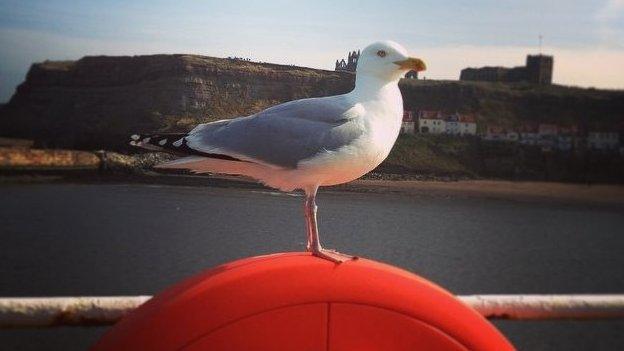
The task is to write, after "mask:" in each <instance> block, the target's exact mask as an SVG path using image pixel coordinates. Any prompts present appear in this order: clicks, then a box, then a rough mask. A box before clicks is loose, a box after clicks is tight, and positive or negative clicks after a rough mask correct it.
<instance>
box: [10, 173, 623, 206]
mask: <svg viewBox="0 0 624 351" xmlns="http://www.w3.org/2000/svg"><path fill="white" fill-rule="evenodd" d="M48 183H81V184H111V183H113V184H120V183H127V184H133V183H134V184H160V185H171V186H199V187H203V186H206V187H217V188H238V189H270V188H267V187H265V186H263V185H262V184H259V183H257V182H255V181H253V180H249V179H245V178H242V177H236V176H216V175H213V176H206V175H180V174H163V173H156V172H147V173H145V174H115V173H111V174H101V173H93V172H89V171H85V172H80V171H76V172H63V173H60V174H59V173H54V172H51V173H21V174H20V173H18V174H2V173H0V186H2V185H5V184H48ZM321 191H322V192H341V191H346V192H357V193H380V194H401V195H410V196H424V197H427V196H431V197H454V198H487V199H501V200H513V201H529V202H558V203H571V204H585V205H616V206H624V185H617V184H591V185H588V184H578V183H561V182H542V181H509V180H491V179H490V180H450V181H449V180H389V179H385V180H384V179H382V180H380V179H357V180H354V181H352V182H349V183H346V184H341V185H336V186H329V187H323V188H322V190H321Z"/></svg>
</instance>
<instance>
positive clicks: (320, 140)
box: [185, 95, 364, 168]
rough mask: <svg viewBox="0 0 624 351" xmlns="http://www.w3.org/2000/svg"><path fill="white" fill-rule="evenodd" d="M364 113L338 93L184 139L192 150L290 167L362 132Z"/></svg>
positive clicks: (211, 126) (211, 125)
mask: <svg viewBox="0 0 624 351" xmlns="http://www.w3.org/2000/svg"><path fill="white" fill-rule="evenodd" d="M363 113H364V109H363V107H362V106H361V105H359V104H353V103H351V102H350V101H349V100H348V99H347V98H346V97H345V96H344V95H339V96H332V97H328V98H312V99H303V100H296V101H291V102H288V103H285V104H281V105H277V106H274V107H271V108H269V109H266V110H264V111H262V112H259V113H257V114H255V115H251V116H247V117H240V118H235V119H231V120H222V121H217V122H214V123H208V124H204V125H200V126H198V127H197V128H195V129H194V130H193V131H191V133H189V135H188V136H186V137H185V139H186V142H187V145H188V146H189V147H190V148H192V149H194V150H197V151H200V152H206V153H213V154H222V155H228V156H231V157H235V158H240V159H243V160H250V161H257V162H262V163H268V164H271V165H275V166H279V167H286V168H295V167H296V166H297V164H298V163H299V162H300V161H301V160H304V159H307V158H310V157H312V156H315V155H317V154H319V153H321V152H324V151H333V150H337V149H339V148H340V147H342V146H345V145H348V144H349V143H351V142H352V141H353V140H355V139H357V138H358V137H360V136H361V135H362V133H363V127H362V121H361V119H360V118H358V117H360V116H361V115H362V114H363Z"/></svg>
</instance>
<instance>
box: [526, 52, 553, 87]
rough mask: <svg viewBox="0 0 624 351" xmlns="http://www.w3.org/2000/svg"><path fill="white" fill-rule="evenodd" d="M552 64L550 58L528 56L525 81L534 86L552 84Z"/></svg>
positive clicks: (551, 58) (545, 56)
mask: <svg viewBox="0 0 624 351" xmlns="http://www.w3.org/2000/svg"><path fill="white" fill-rule="evenodd" d="M553 63H554V59H553V57H552V56H547V55H542V54H540V55H528V56H527V58H526V74H527V80H528V81H529V82H531V83H535V84H542V85H549V84H552V74H553Z"/></svg>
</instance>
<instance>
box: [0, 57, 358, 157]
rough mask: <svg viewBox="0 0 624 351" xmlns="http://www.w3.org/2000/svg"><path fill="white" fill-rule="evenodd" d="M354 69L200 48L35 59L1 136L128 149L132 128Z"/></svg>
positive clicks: (251, 102) (310, 91)
mask: <svg viewBox="0 0 624 351" xmlns="http://www.w3.org/2000/svg"><path fill="white" fill-rule="evenodd" d="M353 84H354V76H353V74H351V73H347V72H332V71H323V70H316V69H310V68H302V67H293V66H284V65H275V64H263V63H253V62H246V61H240V60H230V59H219V58H213V57H204V56H195V55H153V56H134V57H105V56H98V57H85V58H82V59H80V60H78V61H65V62H58V61H57V62H50V61H46V62H43V63H38V64H34V65H33V66H32V67H31V69H30V71H29V72H28V75H27V77H26V81H25V82H24V83H23V84H21V85H20V86H19V87H18V89H17V91H16V93H15V95H14V96H13V97H12V99H11V101H10V102H9V103H8V104H7V105H6V106H4V107H3V108H2V111H1V112H0V136H13V137H23V138H32V139H35V140H37V141H38V144H40V145H43V146H47V147H71V148H83V149H85V148H112V149H123V148H124V147H125V145H126V144H127V141H128V135H130V134H132V133H136V132H146V131H186V130H189V129H190V128H191V127H192V126H194V125H195V124H197V123H201V122H205V121H211V120H216V119H221V118H228V117H233V116H241V115H247V114H251V113H254V112H256V111H259V110H261V109H264V108H266V107H268V106H271V105H274V104H277V103H280V102H284V101H289V100H294V99H300V98H305V97H314V96H325V95H334V94H340V93H344V92H347V91H349V90H351V88H352V87H353Z"/></svg>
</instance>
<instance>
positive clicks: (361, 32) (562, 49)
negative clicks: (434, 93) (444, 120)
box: [0, 0, 624, 102]
mask: <svg viewBox="0 0 624 351" xmlns="http://www.w3.org/2000/svg"><path fill="white" fill-rule="evenodd" d="M540 35H542V36H543V45H542V48H541V52H543V53H544V54H552V55H554V56H555V68H554V81H555V83H558V84H565V85H574V86H582V87H598V88H610V89H613V88H615V89H624V0H528V1H507V0H471V1H463V0H462V1H446V0H420V1H416V0H411V1H401V0H384V1H365V0H362V1H351V0H331V1H325V0H314V1H270V0H264V1H251V0H250V1H238V0H228V1H209V0H204V1H199V0H194V1H184V0H177V1H160V0H150V1H148V0H135V1H127V0H126V1H116V0H106V1H81V0H71V1H70V0H46V1H38V0H16V1H13V0H0V48H2V49H1V50H0V102H6V101H8V100H9V98H10V97H11V95H12V94H13V93H14V91H15V87H16V86H17V85H18V84H19V83H21V82H22V81H23V80H24V77H25V75H26V72H27V71H28V68H29V67H30V65H31V64H32V63H33V62H40V61H43V60H46V59H49V60H67V59H78V58H80V57H82V56H85V55H143V54H156V53H189V54H199V55H208V56H217V57H228V56H238V57H249V58H251V59H252V60H254V61H264V62H275V63H285V64H294V65H300V66H307V67H314V68H322V69H333V68H334V63H335V61H336V59H337V58H342V57H345V56H346V55H347V51H348V50H354V49H361V48H363V47H365V46H366V45H367V44H369V43H372V42H374V41H377V40H385V39H390V40H394V41H397V42H399V43H401V44H402V45H403V46H405V47H406V48H407V49H408V50H409V51H410V52H411V53H412V54H413V55H414V56H417V57H420V58H422V59H423V60H424V61H425V62H426V63H427V66H428V70H427V71H426V72H425V73H424V76H426V77H427V78H428V79H458V77H459V72H460V70H461V69H462V68H465V67H480V66H486V65H487V66H496V65H502V66H515V65H523V64H524V60H525V56H526V54H528V53H539V52H540V47H539V39H538V38H539V36H540Z"/></svg>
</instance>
